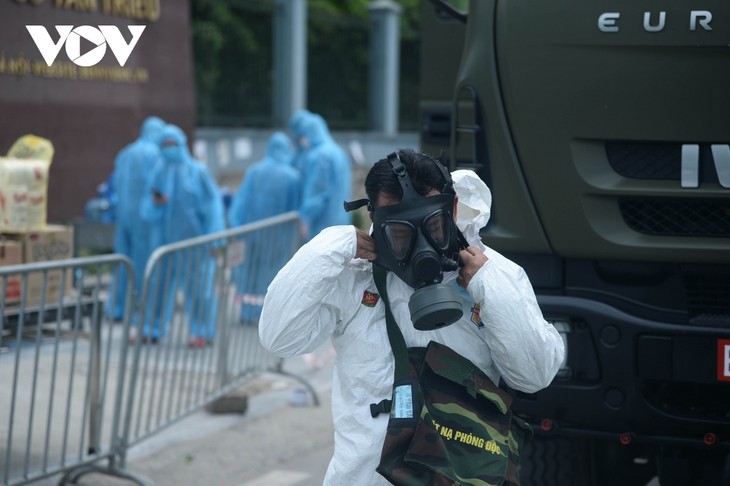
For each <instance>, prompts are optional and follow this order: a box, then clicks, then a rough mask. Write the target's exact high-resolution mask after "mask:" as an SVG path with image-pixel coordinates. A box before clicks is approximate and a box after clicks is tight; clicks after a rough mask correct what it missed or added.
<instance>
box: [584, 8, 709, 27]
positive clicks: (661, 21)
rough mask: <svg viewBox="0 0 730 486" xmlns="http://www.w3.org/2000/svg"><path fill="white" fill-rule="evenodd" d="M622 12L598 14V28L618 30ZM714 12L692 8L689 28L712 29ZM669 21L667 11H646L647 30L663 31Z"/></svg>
mask: <svg viewBox="0 0 730 486" xmlns="http://www.w3.org/2000/svg"><path fill="white" fill-rule="evenodd" d="M620 20H621V13H620V12H605V13H602V14H601V15H599V16H598V29H599V30H601V32H618V31H619V27H620V26H619V21H620ZM710 22H712V12H709V11H707V10H692V11H690V13H689V30H691V31H695V30H697V29H702V30H712V27H710ZM666 23H667V12H665V11H661V12H658V13H657V14H656V15H655V14H652V12H644V30H645V31H647V32H661V31H662V30H664V27H665V25H666Z"/></svg>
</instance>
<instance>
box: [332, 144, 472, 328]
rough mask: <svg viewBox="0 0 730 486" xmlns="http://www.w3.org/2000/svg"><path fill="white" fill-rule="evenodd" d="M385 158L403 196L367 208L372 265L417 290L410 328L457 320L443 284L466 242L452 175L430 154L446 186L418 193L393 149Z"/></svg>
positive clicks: (452, 297)
mask: <svg viewBox="0 0 730 486" xmlns="http://www.w3.org/2000/svg"><path fill="white" fill-rule="evenodd" d="M388 162H390V164H391V166H392V167H393V172H394V173H395V175H396V177H397V178H398V182H399V183H400V186H401V188H402V189H403V198H402V199H401V201H400V202H399V203H398V204H393V205H388V206H381V207H379V208H377V209H371V211H372V215H373V233H372V237H373V240H375V251H376V252H377V254H378V257H377V259H376V260H375V261H374V262H373V264H375V265H380V266H381V267H383V268H385V269H386V270H388V271H391V272H393V273H395V274H396V275H397V276H398V277H400V279H401V280H403V281H404V282H405V283H407V284H408V285H410V286H411V287H413V288H414V289H416V291H415V292H414V293H413V295H412V296H411V299H410V301H409V303H408V308H409V310H410V312H411V320H412V321H413V327H415V328H416V329H418V330H421V331H427V330H432V329H437V328H439V327H444V326H448V325H449V324H453V323H454V322H456V321H457V320H459V318H461V316H462V314H463V311H462V308H461V302H460V300H459V299H458V297H457V294H456V291H455V290H454V289H453V288H452V287H450V286H448V285H446V284H443V283H442V281H443V274H444V272H448V271H454V270H457V269H458V268H459V264H460V262H459V251H460V250H462V249H464V248H466V247H467V246H468V245H467V243H466V241H465V239H464V237H463V235H462V234H461V232H460V231H459V230H458V228H457V227H456V224H455V223H454V215H453V211H454V201H455V197H456V195H455V194H454V190H453V183H452V181H451V174H449V172H448V170H446V168H445V167H444V166H443V164H441V163H440V162H438V161H437V160H435V159H434V163H435V164H436V165H437V167H438V168H439V170H440V171H441V172H442V173H443V175H444V177H445V179H446V185H445V186H444V188H442V191H441V192H442V194H438V195H433V196H421V195H420V194H418V192H416V190H415V188H414V187H413V183H412V181H411V178H410V177H409V175H408V173H407V172H406V167H405V166H404V165H403V163H402V162H401V161H400V158H399V157H398V154H397V153H392V154H390V155H388ZM365 203H368V201H367V200H360V201H355V202H353V203H346V204H345V208H346V209H347V210H351V209H355V208H356V207H359V206H361V205H363V204H365Z"/></svg>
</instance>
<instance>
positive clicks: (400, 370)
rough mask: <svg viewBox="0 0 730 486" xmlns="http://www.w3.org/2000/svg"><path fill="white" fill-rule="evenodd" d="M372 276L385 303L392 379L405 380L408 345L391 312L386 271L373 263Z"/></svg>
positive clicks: (407, 375) (407, 374)
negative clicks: (392, 368) (392, 372)
mask: <svg viewBox="0 0 730 486" xmlns="http://www.w3.org/2000/svg"><path fill="white" fill-rule="evenodd" d="M373 276H374V277H375V286H376V287H377V288H378V293H379V294H380V296H381V297H382V298H383V304H385V323H386V328H387V330H388V340H389V341H390V347H391V349H392V350H393V356H394V357H395V373H394V375H395V376H394V380H395V381H396V382H397V381H399V380H405V379H407V378H409V376H410V373H409V368H410V364H409V360H408V347H407V346H406V340H405V339H403V333H401V332H400V328H399V327H398V324H396V322H395V317H393V312H392V311H391V310H390V301H389V299H388V291H387V289H386V276H387V272H386V270H385V269H384V268H382V267H380V266H378V265H373Z"/></svg>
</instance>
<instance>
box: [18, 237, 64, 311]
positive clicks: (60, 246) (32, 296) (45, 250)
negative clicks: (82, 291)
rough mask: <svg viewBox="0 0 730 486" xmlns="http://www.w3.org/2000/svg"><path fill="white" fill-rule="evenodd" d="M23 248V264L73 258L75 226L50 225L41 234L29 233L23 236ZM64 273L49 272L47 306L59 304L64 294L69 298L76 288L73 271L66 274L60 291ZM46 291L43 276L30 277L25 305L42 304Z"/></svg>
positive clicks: (34, 274) (35, 274)
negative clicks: (41, 300) (42, 297)
mask: <svg viewBox="0 0 730 486" xmlns="http://www.w3.org/2000/svg"><path fill="white" fill-rule="evenodd" d="M21 241H22V245H23V263H36V262H46V261H53V260H64V259H66V258H71V257H73V246H74V242H73V227H71V226H61V225H48V226H47V227H46V228H45V229H43V230H40V231H28V232H27V233H23V234H22V235H21ZM62 275H63V270H53V271H49V272H47V273H46V279H47V283H46V299H45V302H46V304H51V303H53V302H57V301H58V300H59V297H60V296H61V295H66V294H67V293H69V292H70V291H71V290H72V288H73V278H72V277H73V275H72V273H71V270H70V269H69V270H67V271H66V279H65V287H64V288H63V289H62V288H61V280H62V279H61V277H62ZM42 290H43V274H42V273H41V272H34V273H32V274H29V276H28V287H27V290H26V291H27V295H26V297H25V299H26V305H35V304H38V303H40V297H41V292H42Z"/></svg>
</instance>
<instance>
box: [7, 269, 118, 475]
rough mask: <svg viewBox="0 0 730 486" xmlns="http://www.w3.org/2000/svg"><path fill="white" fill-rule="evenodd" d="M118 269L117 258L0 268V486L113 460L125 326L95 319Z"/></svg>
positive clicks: (99, 314) (97, 317)
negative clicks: (0, 321)
mask: <svg viewBox="0 0 730 486" xmlns="http://www.w3.org/2000/svg"><path fill="white" fill-rule="evenodd" d="M122 268H126V269H127V271H131V264H130V262H129V260H127V259H126V258H125V257H123V256H121V255H105V256H100V257H88V258H77V259H72V260H59V261H53V262H44V263H34V264H26V265H12V266H4V267H0V283H1V284H2V286H1V287H0V289H1V290H2V292H1V293H0V310H1V311H2V325H1V326H0V331H2V332H0V340H1V341H0V347H2V353H0V386H1V387H2V388H3V390H2V393H0V483H2V484H3V485H18V484H25V483H28V482H31V481H35V480H38V479H42V478H44V477H47V476H51V475H54V474H58V473H61V472H64V471H66V470H68V469H70V468H73V467H77V466H80V465H83V464H90V463H92V462H96V461H100V460H102V459H110V460H113V458H114V455H115V451H114V447H113V437H114V436H115V435H117V433H118V432H117V431H118V429H119V423H120V421H121V414H122V412H123V410H122V409H121V401H120V400H119V396H120V395H119V393H120V390H121V389H122V385H123V380H124V363H126V362H127V361H128V359H127V356H126V351H127V346H126V342H127V340H126V336H127V335H128V333H129V326H128V324H126V323H122V324H120V325H114V326H106V325H102V324H103V322H102V319H103V306H104V301H105V298H106V292H107V288H108V286H109V284H110V280H112V279H114V276H115V275H118V274H119V272H120V270H121V269H122ZM127 295H131V291H128V293H127ZM127 306H128V307H127V308H131V306H130V299H128V302H127ZM120 343H121V346H120V345H119V344H120Z"/></svg>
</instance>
